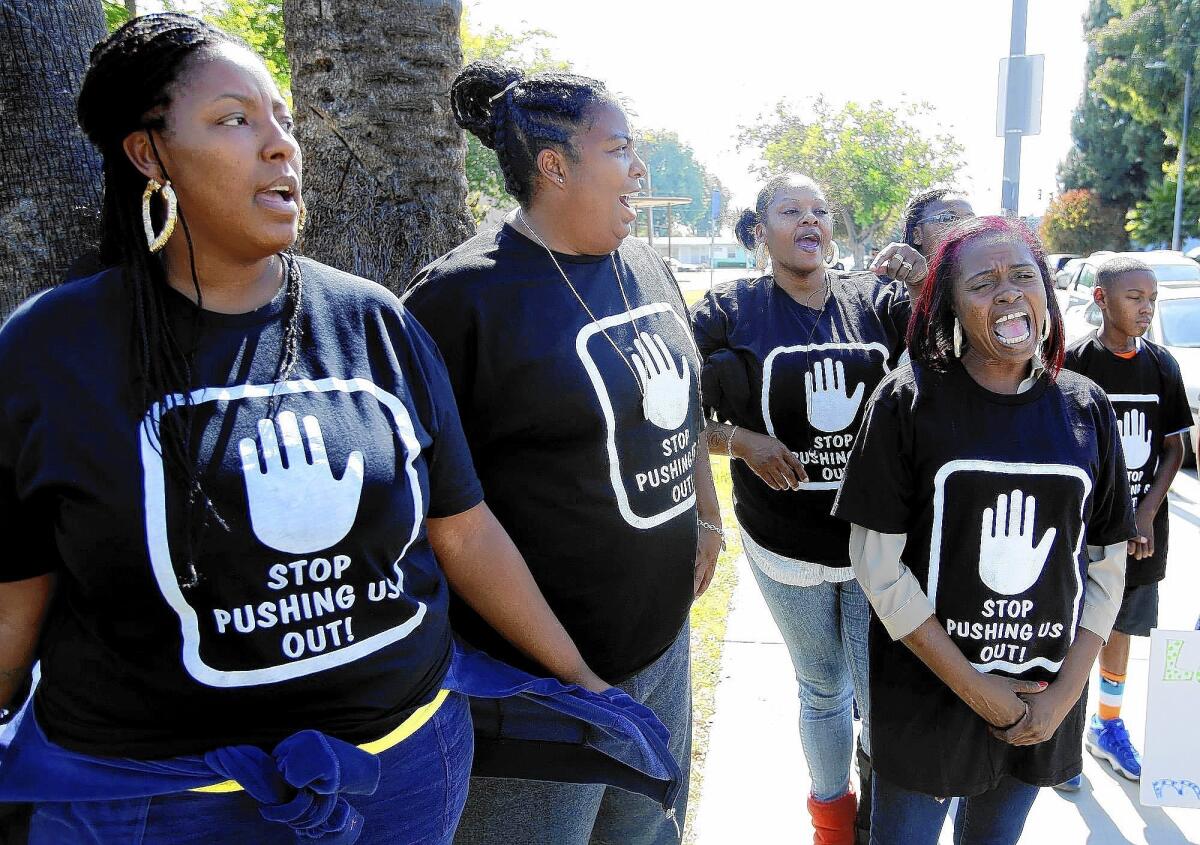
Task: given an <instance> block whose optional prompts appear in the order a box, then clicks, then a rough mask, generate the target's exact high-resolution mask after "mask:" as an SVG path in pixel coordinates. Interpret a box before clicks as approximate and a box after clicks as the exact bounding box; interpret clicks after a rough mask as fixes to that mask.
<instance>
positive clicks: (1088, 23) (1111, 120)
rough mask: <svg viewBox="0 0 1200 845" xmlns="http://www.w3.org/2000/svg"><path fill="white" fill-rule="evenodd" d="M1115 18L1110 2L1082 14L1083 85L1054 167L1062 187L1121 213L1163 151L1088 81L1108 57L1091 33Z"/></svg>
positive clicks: (1154, 173)
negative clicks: (1066, 146) (1092, 194)
mask: <svg viewBox="0 0 1200 845" xmlns="http://www.w3.org/2000/svg"><path fill="white" fill-rule="evenodd" d="M1117 17H1118V14H1117V10H1116V9H1114V8H1113V4H1112V2H1110V0H1091V3H1090V5H1089V7H1088V11H1087V13H1086V14H1085V15H1084V20H1083V28H1084V36H1085V38H1087V40H1088V42H1089V46H1088V54H1087V61H1086V65H1085V76H1086V79H1087V80H1088V85H1087V86H1086V87H1085V89H1084V92H1083V96H1082V97H1081V99H1080V102H1079V105H1078V106H1077V107H1076V109H1075V114H1074V117H1073V119H1072V123H1071V137H1072V140H1073V142H1074V143H1073V146H1072V148H1071V150H1070V151H1069V152H1068V153H1067V156H1066V158H1065V159H1064V160H1063V162H1062V163H1061V164H1060V165H1059V170H1058V182H1059V187H1060V188H1061V189H1062V190H1063V191H1069V190H1074V189H1077V188H1085V189H1090V190H1094V191H1096V192H1097V193H1098V194H1099V196H1100V200H1101V201H1102V202H1103V203H1104V204H1105V205H1106V206H1113V207H1115V208H1118V209H1121V210H1122V211H1125V210H1128V209H1130V208H1133V206H1134V205H1136V204H1137V202H1138V201H1139V200H1140V199H1142V197H1143V196H1145V193H1146V190H1147V188H1148V187H1149V186H1150V184H1151V183H1153V182H1154V181H1155V180H1156V179H1158V177H1159V173H1160V170H1161V165H1162V164H1163V163H1164V162H1165V161H1166V160H1167V158H1168V156H1169V154H1168V151H1167V149H1166V145H1165V143H1164V140H1163V135H1162V132H1161V131H1160V130H1159V129H1158V128H1156V127H1152V126H1147V125H1146V124H1144V123H1139V122H1138V121H1136V120H1134V118H1133V115H1131V114H1130V113H1129V112H1128V111H1126V110H1125V109H1123V108H1119V107H1117V106H1114V105H1113V104H1111V103H1110V102H1109V101H1108V100H1106V99H1105V98H1104V97H1102V96H1101V95H1100V94H1099V93H1098V91H1097V90H1095V88H1094V87H1093V86H1092V84H1091V83H1092V82H1093V81H1094V80H1095V78H1096V73H1097V70H1098V68H1100V67H1101V66H1102V65H1103V64H1104V63H1105V62H1106V61H1107V59H1108V57H1107V56H1106V55H1104V54H1103V53H1102V52H1101V50H1100V48H1099V46H1098V42H1097V38H1096V36H1097V34H1098V33H1099V32H1101V31H1102V30H1104V28H1105V27H1106V25H1107V24H1108V23H1109V21H1110V20H1113V19H1114V18H1117ZM1124 245H1125V244H1123V243H1118V244H1117V246H1124Z"/></svg>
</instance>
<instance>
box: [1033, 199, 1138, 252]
mask: <svg viewBox="0 0 1200 845" xmlns="http://www.w3.org/2000/svg"><path fill="white" fill-rule="evenodd" d="M1124 217H1125V212H1124V209H1122V208H1118V207H1116V206H1112V205H1105V203H1104V202H1103V201H1102V200H1101V198H1100V195H1099V194H1098V193H1097V192H1096V191H1093V190H1089V189H1084V188H1077V189H1075V190H1070V191H1064V192H1063V193H1061V194H1059V195H1058V196H1056V197H1055V198H1054V199H1052V200H1051V201H1050V204H1049V205H1048V206H1047V207H1046V213H1045V215H1043V217H1042V225H1041V229H1040V231H1039V234H1040V235H1041V238H1042V243H1044V244H1045V246H1046V250H1047V251H1048V252H1069V253H1074V254H1076V255H1090V254H1091V253H1093V252H1096V251H1098V250H1101V249H1112V250H1116V249H1120V248H1122V247H1123V246H1124V245H1125V229H1124V223H1125V220H1124Z"/></svg>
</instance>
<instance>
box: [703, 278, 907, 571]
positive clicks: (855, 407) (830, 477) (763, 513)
mask: <svg viewBox="0 0 1200 845" xmlns="http://www.w3.org/2000/svg"><path fill="white" fill-rule="evenodd" d="M828 279H829V284H830V291H831V294H830V296H829V298H828V301H827V302H826V304H825V306H824V307H823V308H821V309H814V308H808V307H806V306H804V305H801V304H800V303H798V302H797V301H796V300H794V299H793V298H792V297H791V296H789V295H788V294H787V293H786V292H785V291H784V290H782V289H781V288H780V287H779V286H778V285H776V284H775V281H774V279H773V277H771V276H769V275H767V276H761V277H759V278H751V279H739V280H737V281H735V282H730V283H728V284H724V285H721V286H719V287H717V288H716V289H715V290H713V291H712V292H710V293H709V294H708V295H707V296H705V297H704V298H702V299H701V300H700V301H698V302H697V303H696V304H695V305H693V306H692V327H693V331H694V332H695V335H696V343H697V345H698V346H699V348H700V354H701V356H702V357H703V358H704V399H705V410H706V412H707V413H709V414H711V415H712V416H713V417H715V418H716V419H718V420H719V421H721V422H729V423H733V424H734V425H738V426H741V427H742V428H746V429H749V430H751V431H757V432H760V433H766V434H770V435H771V436H773V437H776V438H778V439H779V440H780V441H782V442H783V443H784V444H785V445H786V446H787V447H788V448H789V449H791V450H792V451H793V452H795V453H796V454H798V455H799V456H800V461H801V463H803V464H804V468H805V471H806V472H807V473H808V478H809V480H808V481H807V482H805V483H803V484H802V485H801V487H800V490H798V491H791V490H785V491H776V490H772V489H771V488H770V487H769V486H767V484H765V483H764V482H763V481H762V479H760V478H759V477H758V476H757V475H755V473H754V470H752V469H751V468H750V467H749V466H748V465H746V464H745V463H742V462H741V461H734V462H733V464H732V468H731V473H732V476H733V492H734V510H735V511H736V513H737V518H738V522H739V523H740V524H741V526H742V528H744V529H745V530H746V531H747V532H748V533H749V534H750V536H751V537H753V538H754V541H755V542H756V543H758V544H759V545H761V546H763V547H764V548H767V549H770V550H771V551H773V552H775V553H776V554H780V555H784V556H785V557H789V558H793V559H796V560H806V561H810V562H813V563H820V564H824V565H826V566H849V557H848V553H847V547H846V543H847V541H848V539H849V536H850V530H849V526H848V525H847V524H846V523H845V522H843V521H842V520H840V519H835V518H833V517H832V516H830V513H829V511H830V509H831V508H832V507H833V499H834V496H835V495H836V493H837V488H838V485H839V484H840V482H841V478H842V473H843V471H844V469H845V466H846V459H847V458H848V457H849V455H850V449H851V447H852V446H853V444H854V437H855V434H856V433H857V432H858V426H859V422H860V421H861V420H862V409H863V406H865V405H866V400H867V397H869V396H870V395H871V394H872V393H873V392H874V391H875V387H876V385H878V384H879V382H880V380H881V379H882V378H883V377H884V376H885V375H886V374H887V373H888V372H889V371H891V369H892V368H893V367H894V366H895V365H896V361H897V358H898V357H899V356H900V354H901V353H902V352H903V350H904V333H905V329H906V328H907V325H908V317H909V313H910V300H909V299H908V293H907V291H906V290H905V289H904V286H903V285H901V284H899V283H896V282H892V283H881V282H880V281H879V279H878V278H876V277H875V276H874V275H872V274H870V273H853V274H845V273H835V272H833V271H830V272H829V273H828Z"/></svg>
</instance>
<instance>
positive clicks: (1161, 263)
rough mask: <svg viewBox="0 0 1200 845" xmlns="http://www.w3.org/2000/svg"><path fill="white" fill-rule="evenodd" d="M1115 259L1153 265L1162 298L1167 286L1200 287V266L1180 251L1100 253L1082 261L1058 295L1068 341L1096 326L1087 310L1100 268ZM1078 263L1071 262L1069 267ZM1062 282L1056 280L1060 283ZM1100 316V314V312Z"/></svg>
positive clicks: (1056, 280) (1081, 335)
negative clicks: (1126, 258)
mask: <svg viewBox="0 0 1200 845" xmlns="http://www.w3.org/2000/svg"><path fill="white" fill-rule="evenodd" d="M1114 256H1124V257H1128V258H1136V259H1138V260H1139V261H1144V262H1145V263H1146V264H1149V265H1150V269H1151V270H1153V271H1154V277H1155V278H1156V279H1158V284H1159V296H1160V298H1161V296H1162V292H1163V290H1164V289H1165V288H1167V287H1173V286H1178V285H1182V286H1185V287H1186V286H1191V285H1200V263H1197V262H1196V261H1195V260H1193V259H1191V258H1188V257H1187V256H1186V255H1183V254H1182V253H1179V252H1172V251H1170V250H1155V251H1152V252H1097V253H1093V254H1092V255H1089V256H1088V257H1087V258H1085V259H1082V260H1080V263H1079V264H1078V265H1076V267H1075V269H1074V270H1073V271H1072V274H1071V277H1070V279H1069V280H1068V281H1067V287H1066V289H1065V291H1063V292H1061V293H1059V294H1058V302H1059V307H1060V308H1061V309H1062V312H1063V321H1064V323H1065V324H1066V329H1067V340H1069V341H1073V340H1076V339H1077V338H1080V337H1083V335H1085V334H1087V333H1088V332H1090V331H1091V330H1092V328H1093V327H1094V325H1099V324H1098V323H1096V324H1089V322H1088V321H1087V319H1085V315H1084V311H1085V310H1086V309H1087V308H1088V306H1089V305H1091V304H1092V289H1093V288H1094V287H1095V286H1096V272H1097V269H1098V268H1099V266H1100V265H1101V264H1102V263H1104V262H1105V261H1107V260H1108V259H1110V258H1113V257H1114ZM1072 263H1074V262H1068V264H1067V266H1068V267H1069V266H1070V265H1071V264H1072ZM1057 282H1058V279H1055V283H1056V284H1057ZM1096 313H1097V315H1098V314H1099V312H1098V311H1097V312H1096Z"/></svg>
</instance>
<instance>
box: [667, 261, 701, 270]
mask: <svg viewBox="0 0 1200 845" xmlns="http://www.w3.org/2000/svg"><path fill="white" fill-rule="evenodd" d="M663 261H665V262H666V264H667V266H668V267H670V268H671V272H672V273H695V272H697V271H699V270H701V269H702V268H701V267H700V265H699V264H684V263H683V262H682V261H680V260H679V259H678V258H664V259H663Z"/></svg>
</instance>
